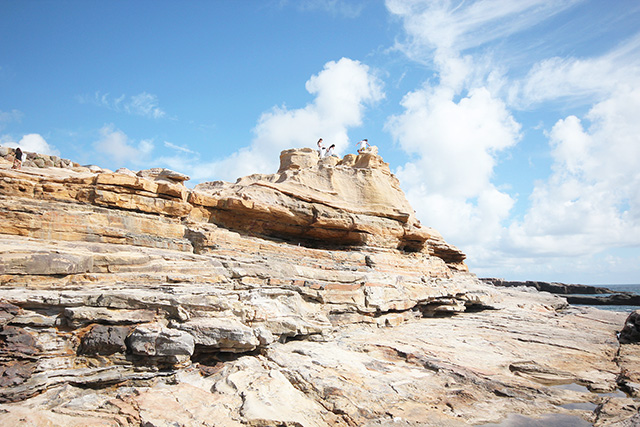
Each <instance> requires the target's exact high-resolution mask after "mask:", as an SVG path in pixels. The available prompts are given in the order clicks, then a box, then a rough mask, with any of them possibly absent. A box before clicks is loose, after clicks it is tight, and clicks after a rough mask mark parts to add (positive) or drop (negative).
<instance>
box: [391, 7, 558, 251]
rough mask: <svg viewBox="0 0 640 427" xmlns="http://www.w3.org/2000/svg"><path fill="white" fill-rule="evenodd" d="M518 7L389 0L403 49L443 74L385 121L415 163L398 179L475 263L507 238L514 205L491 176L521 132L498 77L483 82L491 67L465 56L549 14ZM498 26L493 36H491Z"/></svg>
mask: <svg viewBox="0 0 640 427" xmlns="http://www.w3.org/2000/svg"><path fill="white" fill-rule="evenodd" d="M516 3H518V4H517V5H516V4H513V2H476V3H471V4H466V3H461V4H459V5H457V6H454V5H452V4H451V2H446V1H435V2H425V1H411V2H406V1H405V2H401V1H396V0H390V1H388V2H387V7H388V8H389V10H390V11H391V12H392V13H394V14H396V15H398V16H400V17H401V18H402V19H403V22H404V29H405V32H406V34H407V38H406V40H405V41H404V42H402V43H401V44H399V47H400V49H401V50H403V51H404V52H405V53H406V54H407V55H408V56H409V58H411V59H413V60H418V61H421V62H432V65H433V66H434V69H435V70H436V71H437V73H438V74H437V77H438V78H437V80H436V81H428V82H425V83H424V85H423V87H421V88H419V89H417V90H415V91H412V92H410V93H408V94H407V95H406V96H405V97H404V98H403V100H402V103H401V104H402V107H403V108H404V112H402V113H401V114H399V115H395V116H392V117H390V118H389V120H388V122H387V124H386V129H387V130H388V131H389V132H390V133H391V135H392V136H393V138H394V140H395V141H396V142H397V144H398V145H399V146H400V147H401V148H402V149H403V150H404V151H406V152H407V153H409V154H411V155H412V158H413V159H412V160H411V161H410V162H408V163H406V164H405V165H403V166H401V167H400V168H398V170H397V174H398V176H399V177H400V179H401V182H402V183H403V186H404V187H405V190H406V193H407V197H408V198H409V200H410V201H411V203H412V205H413V206H414V208H416V211H417V213H418V216H419V218H420V219H421V220H422V221H423V222H425V223H427V224H429V225H433V226H435V227H436V228H438V230H440V231H441V232H442V233H443V234H444V236H445V238H447V239H449V240H450V241H453V242H455V243H456V244H459V245H461V246H464V247H465V250H467V251H468V252H470V253H471V254H475V256H479V255H478V253H479V252H480V251H483V250H485V249H486V248H487V247H488V246H490V245H491V244H492V242H495V238H496V235H500V234H502V231H501V230H502V222H503V221H504V220H505V219H506V218H508V215H509V212H510V210H511V208H512V206H513V204H514V202H515V201H514V200H513V198H512V197H511V196H510V195H508V194H507V193H505V192H503V191H500V190H499V189H498V188H497V187H496V186H495V185H494V184H493V182H492V179H493V171H494V168H495V166H496V164H497V161H498V156H499V154H500V153H501V152H502V151H504V150H506V149H508V148H510V147H512V146H514V145H515V144H516V143H517V142H518V140H519V139H520V125H519V124H518V123H517V122H516V121H515V120H514V118H513V116H512V115H511V113H510V112H509V111H508V109H507V106H506V105H505V103H504V102H503V101H502V100H501V99H500V98H499V97H497V96H496V95H495V94H494V93H493V90H492V83H491V81H490V80H491V78H493V77H494V76H495V74H491V73H486V74H485V75H484V76H482V75H481V74H482V71H483V70H484V69H485V68H486V64H484V63H479V61H478V60H477V59H475V58H473V57H472V56H469V55H466V56H465V55H463V54H462V53H461V51H460V49H465V48H468V47H471V46H473V45H477V44H482V43H484V42H486V41H489V40H492V39H494V38H496V37H500V36H501V35H503V34H508V33H510V32H512V31H516V30H517V28H519V27H521V26H524V25H526V22H515V21H513V20H510V19H508V18H510V17H512V16H519V14H521V13H522V12H524V11H527V10H529V11H537V10H539V9H544V8H542V7H541V5H540V4H539V3H540V2H523V4H520V2H516ZM525 3H526V4H525ZM500 5H502V6H504V7H498V6H500ZM537 13H540V14H542V13H543V12H537ZM547 13H548V12H547ZM534 15H536V13H532V15H531V16H529V17H528V18H526V20H527V21H529V20H533V19H534ZM523 19H524V18H523ZM537 19H539V18H537ZM492 24H494V26H493V27H492V31H493V32H494V33H492V34H488V33H486V32H483V31H482V30H483V29H486V27H487V26H489V25H492ZM479 75H480V76H479Z"/></svg>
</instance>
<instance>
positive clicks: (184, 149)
mask: <svg viewBox="0 0 640 427" xmlns="http://www.w3.org/2000/svg"><path fill="white" fill-rule="evenodd" d="M164 146H165V147H167V148H171V149H173V150H176V151H180V152H182V153H187V154H197V153H196V152H195V151H193V150H190V149H188V148H187V147H183V146H181V145H176V144H172V143H171V142H169V141H165V142H164Z"/></svg>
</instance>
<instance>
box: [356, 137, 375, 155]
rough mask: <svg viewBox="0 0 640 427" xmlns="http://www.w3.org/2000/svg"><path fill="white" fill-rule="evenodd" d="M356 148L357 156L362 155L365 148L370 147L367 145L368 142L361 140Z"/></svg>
mask: <svg viewBox="0 0 640 427" xmlns="http://www.w3.org/2000/svg"><path fill="white" fill-rule="evenodd" d="M356 147H358V154H362V153H364V150H365V149H366V148H367V147H371V145H370V144H369V141H368V140H366V139H363V140H362V141H359V142H357V143H356Z"/></svg>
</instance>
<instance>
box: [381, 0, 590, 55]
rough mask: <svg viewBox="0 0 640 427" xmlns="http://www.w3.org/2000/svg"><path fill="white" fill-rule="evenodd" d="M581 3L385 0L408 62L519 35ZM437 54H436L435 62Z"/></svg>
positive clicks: (559, 0) (564, 0)
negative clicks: (398, 22) (400, 28)
mask: <svg viewBox="0 0 640 427" xmlns="http://www.w3.org/2000/svg"><path fill="white" fill-rule="evenodd" d="M580 1H582V0H569V1H567V0H519V1H512V0H479V1H470V2H465V1H451V0H387V1H386V6H387V9H388V10H389V12H391V13H392V14H394V15H397V16H399V17H400V18H402V20H403V23H404V29H405V31H406V33H407V40H406V41H404V42H400V43H399V44H398V47H399V48H400V49H401V50H403V51H404V52H405V53H406V54H407V55H408V56H409V57H410V58H412V59H414V60H418V61H425V62H432V55H434V50H435V51H440V52H444V51H449V52H453V53H455V54H456V56H457V54H459V53H461V52H464V51H465V50H467V49H470V48H474V47H479V46H483V45H485V44H487V43H489V42H492V41H495V40H499V39H501V38H504V37H507V36H509V35H512V34H515V33H518V32H520V31H522V30H523V29H527V28H531V27H532V26H533V25H535V24H537V23H539V22H541V21H543V20H545V19H548V18H549V17H551V16H553V15H555V14H558V13H560V12H562V11H564V10H566V9H567V8H569V7H572V6H573V5H575V4H576V3H578V2H580ZM438 55H439V53H438V52H436V53H435V56H436V60H437V57H438Z"/></svg>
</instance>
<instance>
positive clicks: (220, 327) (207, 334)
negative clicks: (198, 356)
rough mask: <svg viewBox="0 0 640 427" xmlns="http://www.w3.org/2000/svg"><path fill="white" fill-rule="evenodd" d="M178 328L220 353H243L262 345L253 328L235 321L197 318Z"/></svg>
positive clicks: (198, 342)
mask: <svg viewBox="0 0 640 427" xmlns="http://www.w3.org/2000/svg"><path fill="white" fill-rule="evenodd" d="M177 326H178V327H179V328H180V329H181V330H183V331H186V332H188V333H189V334H188V335H191V336H193V338H194V340H195V342H196V344H199V345H202V346H205V347H209V348H211V349H216V350H218V351H227V352H233V353H242V352H245V351H251V350H254V349H255V348H256V347H257V346H258V345H259V344H260V341H259V340H258V338H257V337H256V335H255V334H254V332H253V330H252V329H251V328H249V327H248V326H245V325H243V324H242V323H240V322H238V321H237V320H234V319H229V318H197V319H191V320H189V321H187V322H184V323H181V324H179V325H177Z"/></svg>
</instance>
